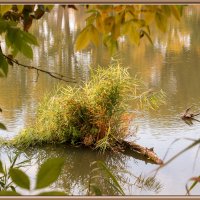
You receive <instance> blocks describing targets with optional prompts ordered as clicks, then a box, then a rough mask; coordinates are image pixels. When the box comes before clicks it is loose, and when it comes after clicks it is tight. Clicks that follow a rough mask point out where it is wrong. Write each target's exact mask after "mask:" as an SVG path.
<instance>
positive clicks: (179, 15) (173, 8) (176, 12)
mask: <svg viewBox="0 0 200 200" xmlns="http://www.w3.org/2000/svg"><path fill="white" fill-rule="evenodd" d="M171 11H172V14H173V15H174V17H175V18H176V19H177V20H178V21H180V17H181V14H180V12H179V9H178V7H177V6H174V5H173V6H171Z"/></svg>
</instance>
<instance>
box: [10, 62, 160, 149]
mask: <svg viewBox="0 0 200 200" xmlns="http://www.w3.org/2000/svg"><path fill="white" fill-rule="evenodd" d="M146 90H147V88H146V86H145V85H144V83H143V82H142V81H141V80H140V79H138V78H131V76H130V75H129V73H128V71H127V69H125V68H123V67H121V66H120V65H119V64H112V65H111V66H109V67H108V68H107V69H103V68H101V67H99V68H98V69H97V70H96V71H91V79H90V81H88V82H86V83H84V84H83V86H82V87H80V86H79V87H71V86H62V87H58V88H57V90H56V91H55V92H54V93H53V94H49V95H47V96H46V97H45V98H44V100H43V101H42V103H41V104H40V105H39V108H38V111H37V116H36V121H35V123H34V124H33V125H32V126H31V127H29V128H27V129H25V130H23V131H22V132H21V133H20V134H19V135H17V136H16V137H15V138H14V139H13V140H11V141H10V143H11V144H12V145H16V146H22V147H27V146H30V145H36V144H37V145H38V144H40V145H41V144H44V143H66V142H68V143H71V144H73V145H74V144H84V145H86V146H93V147H96V148H100V149H101V150H103V151H104V150H105V149H106V148H109V147H110V148H112V147H113V146H114V145H115V143H116V141H118V140H120V139H123V138H124V137H126V136H127V134H128V127H129V122H130V121H131V120H132V119H133V113H131V112H130V110H132V109H133V108H138V106H139V107H142V108H144V106H148V107H150V108H153V109H154V108H156V107H157V106H158V105H159V103H162V102H163V93H162V92H160V93H154V92H152V91H149V92H146ZM158 99H159V101H158Z"/></svg>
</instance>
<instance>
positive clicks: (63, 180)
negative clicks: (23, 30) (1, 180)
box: [0, 5, 200, 195]
mask: <svg viewBox="0 0 200 200" xmlns="http://www.w3.org/2000/svg"><path fill="white" fill-rule="evenodd" d="M84 16H85V15H84V11H83V10H82V9H81V8H79V10H78V11H74V10H71V9H69V10H67V9H63V8H60V7H57V6H56V7H55V8H54V10H52V12H51V13H50V14H47V15H46V16H45V17H44V18H43V19H41V20H39V21H37V22H36V23H34V24H33V26H32V29H31V31H32V33H33V34H34V35H35V36H36V37H37V38H38V40H39V43H40V46H39V47H35V48H34V58H33V60H32V61H30V60H27V59H25V58H23V57H19V60H20V62H22V63H25V64H30V65H33V66H37V67H41V68H43V69H47V70H49V71H55V72H57V73H60V74H64V75H66V76H67V77H68V78H69V80H72V79H73V80H75V81H77V84H79V83H80V82H81V81H84V80H87V79H88V75H89V67H90V66H97V65H98V64H99V65H103V66H106V65H108V63H109V62H110V57H109V54H108V52H107V51H106V49H104V47H103V46H102V47H100V48H98V49H92V50H90V49H88V50H85V51H83V52H81V53H80V52H79V53H77V52H74V50H73V44H74V40H75V38H76V35H77V33H78V32H79V31H80V29H81V27H82V26H83V25H84ZM199 24H200V6H199V5H194V6H189V7H187V8H186V10H185V12H184V16H183V18H182V20H181V22H180V23H178V22H177V21H176V20H175V19H172V20H170V22H169V31H168V32H167V33H165V34H163V33H161V32H159V31H157V30H156V29H154V30H152V39H153V42H154V46H152V45H151V44H149V43H148V41H143V42H141V44H140V46H139V47H134V46H132V45H130V44H129V43H128V42H126V41H122V42H121V43H120V50H119V53H118V54H117V56H116V57H117V58H118V59H121V62H122V63H123V64H124V66H128V67H129V71H130V73H131V75H133V76H134V75H135V74H138V75H139V76H141V77H142V78H143V79H144V81H145V82H146V83H147V84H148V86H149V87H151V88H155V89H163V90H164V91H165V93H166V95H167V99H166V105H163V106H161V107H160V109H159V110H157V111H148V112H147V111H146V112H144V113H141V114H140V115H139V116H138V118H137V119H135V120H134V121H133V122H132V124H133V126H134V127H138V131H137V133H136V134H135V135H134V136H133V138H132V139H134V140H135V139H136V140H137V143H138V144H141V145H144V146H147V147H154V151H155V152H156V153H157V154H158V155H159V157H161V158H164V157H165V155H166V152H167V150H169V152H168V154H167V156H166V158H165V160H168V159H169V158H171V157H172V156H173V155H175V154H176V153H178V152H179V151H181V150H182V149H183V148H185V147H186V146H188V145H189V144H191V141H190V140H186V138H190V139H198V138H200V123H199V122H198V121H194V123H193V124H192V125H188V124H186V123H185V122H184V121H183V120H181V119H180V116H181V113H182V112H184V110H185V109H186V108H188V107H190V106H192V105H193V109H194V111H199V110H200V109H199V108H200V34H199V31H200V27H199ZM57 83H58V81H57V80H54V79H53V78H52V77H50V76H48V75H46V74H40V75H39V77H37V72H35V71H34V70H27V69H24V68H22V67H19V66H14V67H13V68H11V67H10V69H9V74H8V77H7V78H1V79H0V88H1V96H0V107H1V108H2V109H3V112H2V114H1V115H0V121H1V122H3V123H4V124H6V126H7V128H8V130H7V131H2V130H0V135H1V136H2V137H4V138H12V137H13V136H14V135H16V134H17V133H18V132H19V131H20V130H21V129H22V128H24V127H26V126H28V124H30V123H31V122H33V121H34V116H35V111H36V108H37V105H38V103H39V102H40V100H41V99H42V98H43V96H44V95H45V93H46V92H48V91H51V90H52V89H53V88H54V86H55V85H56V84H57ZM69 84H70V83H69ZM197 119H198V116H197ZM199 119H200V118H199ZM176 139H179V140H178V141H177V142H176V143H175V144H173V145H172V146H170V144H171V143H172V142H173V141H175V140H176ZM15 151H16V150H15V149H12V148H1V153H0V154H1V159H2V160H4V161H5V162H7V160H8V159H7V154H14V152H15ZM197 152H198V147H197V146H196V147H194V148H193V149H191V150H189V151H187V152H186V153H184V154H183V155H181V156H179V157H178V158H177V159H175V160H174V161H173V162H172V163H170V164H169V165H167V166H166V167H164V168H162V169H161V170H159V172H158V173H157V174H156V176H155V178H154V181H155V183H156V184H157V186H152V187H151V186H149V187H148V186H145V187H140V186H141V185H138V184H134V183H135V181H136V179H135V177H134V175H135V176H139V175H141V174H142V176H146V177H148V176H153V175H154V173H152V170H155V169H156V167H157V166H156V165H153V164H151V163H148V162H145V161H143V160H139V159H137V158H134V157H132V156H128V155H123V154H106V155H101V154H99V153H97V152H95V151H91V150H89V149H79V148H71V147H64V146H61V147H55V146H48V147H43V148H33V149H28V150H27V151H26V152H23V154H22V156H21V159H23V156H24V155H27V156H28V157H29V158H32V161H31V163H32V166H30V167H29V168H27V170H28V173H29V175H30V176H31V177H32V178H33V182H34V176H35V174H36V170H37V167H38V165H39V164H41V163H42V162H43V161H44V160H45V159H47V158H50V157H53V156H61V157H64V158H65V160H66V163H65V166H64V170H63V172H62V175H61V177H60V178H59V180H58V181H57V182H56V183H55V184H54V185H53V187H55V188H60V189H65V190H66V191H68V192H69V194H74V195H75V194H78V195H84V194H86V192H87V187H88V178H89V175H90V171H91V169H90V163H91V162H93V161H95V160H104V161H105V162H106V163H107V164H108V166H109V167H111V168H112V169H113V173H115V174H117V176H120V177H121V178H119V181H120V182H121V184H122V186H123V188H124V189H125V193H126V194H127V195H184V194H185V193H186V190H185V185H186V183H187V181H188V179H189V178H190V177H193V176H199V173H200V171H199V169H200V162H199V160H200V158H199V157H198V155H196V154H197ZM122 170H126V171H127V172H129V173H132V174H133V175H130V174H128V173H126V174H124V173H123V172H122ZM124 181H125V182H124ZM192 194H196V195H197V194H200V190H199V187H196V188H194V190H193V191H192Z"/></svg>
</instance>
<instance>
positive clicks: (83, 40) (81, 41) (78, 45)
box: [74, 26, 90, 51]
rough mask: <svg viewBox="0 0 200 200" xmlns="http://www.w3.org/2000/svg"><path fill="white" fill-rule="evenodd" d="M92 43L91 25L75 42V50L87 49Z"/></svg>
mask: <svg viewBox="0 0 200 200" xmlns="http://www.w3.org/2000/svg"><path fill="white" fill-rule="evenodd" d="M89 43H90V34H89V26H86V27H85V28H84V29H83V30H82V31H81V32H80V33H79V35H78V37H77V39H76V42H75V46H74V48H75V51H80V50H82V49H85V48H86V47H87V46H88V45H89Z"/></svg>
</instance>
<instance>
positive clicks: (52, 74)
mask: <svg viewBox="0 0 200 200" xmlns="http://www.w3.org/2000/svg"><path fill="white" fill-rule="evenodd" d="M3 56H4V57H5V58H6V59H7V60H8V63H9V64H11V65H12V64H13V63H15V64H17V65H18V66H22V67H25V68H28V69H34V70H36V71H37V77H38V76H39V72H42V73H45V74H48V75H49V76H51V77H53V78H55V79H57V80H60V81H64V82H70V83H76V81H75V80H74V79H72V78H69V77H66V76H64V75H62V74H58V73H56V72H50V71H47V70H44V69H41V68H38V67H34V66H29V65H25V64H22V63H19V62H18V60H16V59H14V58H12V57H10V56H7V55H5V54H3ZM67 79H71V80H67Z"/></svg>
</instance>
